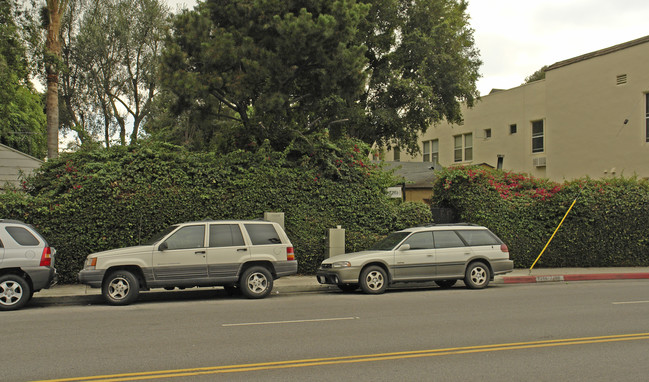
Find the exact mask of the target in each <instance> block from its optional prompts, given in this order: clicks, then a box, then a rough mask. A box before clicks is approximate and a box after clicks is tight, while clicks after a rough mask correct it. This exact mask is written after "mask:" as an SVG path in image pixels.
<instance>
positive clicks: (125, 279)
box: [101, 270, 140, 305]
mask: <svg viewBox="0 0 649 382" xmlns="http://www.w3.org/2000/svg"><path fill="white" fill-rule="evenodd" d="M138 293H140V284H139V283H138V280H137V277H135V275H134V274H133V273H131V272H129V271H125V270H118V271H115V272H112V273H111V274H110V275H109V276H108V277H107V278H106V280H105V281H104V285H103V286H102V288H101V294H102V295H103V296H104V298H105V299H106V301H108V303H109V304H112V305H128V304H130V303H132V302H133V301H135V300H136V299H137V295H138Z"/></svg>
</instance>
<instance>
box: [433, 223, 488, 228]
mask: <svg viewBox="0 0 649 382" xmlns="http://www.w3.org/2000/svg"><path fill="white" fill-rule="evenodd" d="M437 226H467V227H481V225H479V224H475V223H431V224H428V225H426V226H425V227H437Z"/></svg>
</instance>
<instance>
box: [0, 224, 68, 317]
mask: <svg viewBox="0 0 649 382" xmlns="http://www.w3.org/2000/svg"><path fill="white" fill-rule="evenodd" d="M55 253H56V250H55V249H54V248H52V247H50V246H49V244H47V241H46V240H45V239H44V238H43V237H42V236H41V235H40V234H39V233H38V232H37V231H36V229H34V227H32V226H31V225H29V224H25V223H23V222H21V221H17V220H6V219H0V310H14V309H20V308H22V307H23V306H25V304H27V302H28V301H29V300H30V299H31V298H32V296H33V295H34V292H38V291H39V290H41V289H47V288H49V287H50V286H52V285H54V284H55V283H56V279H57V275H56V269H54V254H55Z"/></svg>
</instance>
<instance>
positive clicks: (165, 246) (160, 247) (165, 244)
mask: <svg viewBox="0 0 649 382" xmlns="http://www.w3.org/2000/svg"><path fill="white" fill-rule="evenodd" d="M167 248H169V246H168V245H167V242H164V243H162V244H160V246H158V251H166V250H167Z"/></svg>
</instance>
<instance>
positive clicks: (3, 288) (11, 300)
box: [0, 281, 23, 306]
mask: <svg viewBox="0 0 649 382" xmlns="http://www.w3.org/2000/svg"><path fill="white" fill-rule="evenodd" d="M22 297H23V288H22V287H21V286H20V284H18V283H17V282H15V281H4V282H3V283H2V284H0V304H2V305H7V306H10V305H14V304H16V303H17V302H18V301H20V299H21V298H22Z"/></svg>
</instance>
